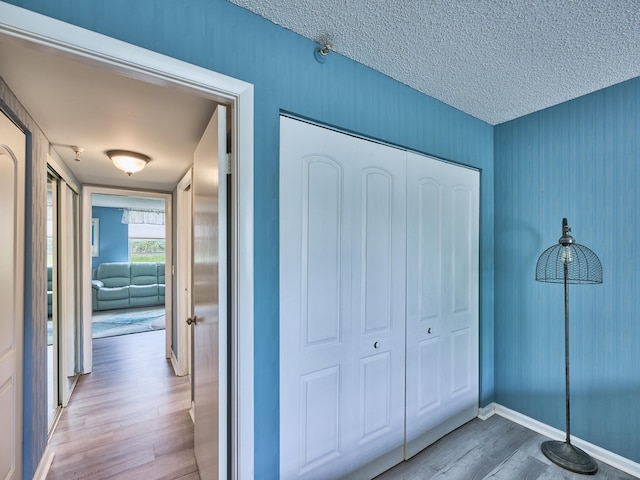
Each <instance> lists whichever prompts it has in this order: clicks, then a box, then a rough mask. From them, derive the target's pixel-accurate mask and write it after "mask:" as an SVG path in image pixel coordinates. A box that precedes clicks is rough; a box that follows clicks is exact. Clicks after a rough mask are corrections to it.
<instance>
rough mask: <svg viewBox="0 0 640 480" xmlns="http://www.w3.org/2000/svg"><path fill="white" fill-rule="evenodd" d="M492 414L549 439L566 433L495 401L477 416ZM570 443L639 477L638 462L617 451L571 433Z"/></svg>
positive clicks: (560, 438)
mask: <svg viewBox="0 0 640 480" xmlns="http://www.w3.org/2000/svg"><path fill="white" fill-rule="evenodd" d="M494 414H495V415H500V416H501V417H504V418H506V419H507V420H511V421H512V422H514V423H517V424H518V425H522V426H523V427H526V428H528V429H529V430H533V431H534V432H537V433H539V434H540V435H544V436H545V437H548V438H550V439H551V440H565V438H566V433H565V432H564V431H562V430H558V429H557V428H554V427H551V426H549V425H547V424H545V423H542V422H539V421H538V420H535V419H533V418H531V417H528V416H526V415H523V414H522V413H519V412H516V411H515V410H511V409H510V408H507V407H504V406H502V405H500V404H497V403H490V404H489V405H487V406H486V407H483V408H481V409H480V412H479V413H478V418H480V419H481V420H486V419H488V418H489V417H491V416H493V415H494ZM571 443H573V444H574V445H575V446H576V447H578V448H581V449H582V450H584V451H585V452H587V453H588V454H589V455H591V456H592V457H593V458H595V459H596V460H600V461H601V462H604V463H606V464H607V465H611V466H612V467H614V468H617V469H618V470H620V471H623V472H625V473H628V474H629V475H633V476H635V477H638V478H640V463H636V462H634V461H632V460H629V459H628V458H625V457H623V456H621V455H618V454H617V453H613V452H610V451H609V450H605V449H604V448H602V447H599V446H597V445H594V444H593V443H589V442H586V441H584V440H582V439H580V438H578V437H575V436H573V435H571Z"/></svg>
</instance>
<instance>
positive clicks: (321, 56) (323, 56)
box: [313, 42, 333, 63]
mask: <svg viewBox="0 0 640 480" xmlns="http://www.w3.org/2000/svg"><path fill="white" fill-rule="evenodd" d="M332 49H333V45H331V44H330V43H329V42H326V43H324V44H323V45H322V46H321V47H317V48H316V49H315V50H314V51H313V55H314V57H316V60H317V61H318V63H324V62H325V61H326V60H327V55H329V52H330V51H331V50H332Z"/></svg>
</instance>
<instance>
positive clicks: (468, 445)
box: [376, 415, 636, 480]
mask: <svg viewBox="0 0 640 480" xmlns="http://www.w3.org/2000/svg"><path fill="white" fill-rule="evenodd" d="M544 440H548V439H547V438H546V437H544V436H542V435H540V434H538V433H536V432H534V431H532V430H529V429H527V428H525V427H522V426H521V425H518V424H516V423H513V422H511V421H509V420H507V419H505V418H503V417H500V416H498V415H493V416H492V417H490V418H489V419H487V420H484V421H483V420H480V419H477V418H476V419H474V420H472V421H471V422H469V423H467V424H466V425H463V426H462V427H460V428H459V429H457V430H455V431H454V432H452V433H450V434H449V435H447V436H446V437H444V438H442V439H440V440H439V441H437V442H436V443H434V444H433V445H431V446H430V447H429V448H427V449H425V450H423V451H422V452H420V453H419V454H418V455H416V456H415V457H413V458H411V459H409V460H408V461H406V462H403V463H401V464H400V465H397V466H396V467H394V468H392V469H391V470H388V471H386V472H385V473H383V474H382V475H380V476H378V477H376V480H427V479H428V480H445V479H446V480H489V479H491V480H555V479H563V480H586V479H591V478H593V479H607V480H633V479H636V477H634V476H632V475H628V474H626V473H624V472H621V471H619V470H616V469H615V468H613V467H611V466H609V465H606V464H604V463H602V462H600V461H598V472H597V473H596V474H595V475H589V476H586V475H579V474H577V473H572V472H569V471H566V470H563V469H561V468H560V467H558V466H556V465H554V464H553V463H551V462H550V461H549V460H548V459H547V458H546V457H545V456H544V454H543V453H542V452H541V451H540V444H541V443H542V442H543V441H544Z"/></svg>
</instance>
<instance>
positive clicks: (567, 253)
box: [560, 245, 573, 263]
mask: <svg viewBox="0 0 640 480" xmlns="http://www.w3.org/2000/svg"><path fill="white" fill-rule="evenodd" d="M560 260H561V261H562V263H571V262H573V254H572V252H571V247H570V246H569V245H565V246H564V247H562V253H560Z"/></svg>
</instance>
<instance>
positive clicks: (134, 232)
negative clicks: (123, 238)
mask: <svg viewBox="0 0 640 480" xmlns="http://www.w3.org/2000/svg"><path fill="white" fill-rule="evenodd" d="M164 229H165V227H164V225H142V224H133V223H130V224H129V261H130V262H164V261H165V250H166V248H165V237H164V233H165V230H164Z"/></svg>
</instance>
